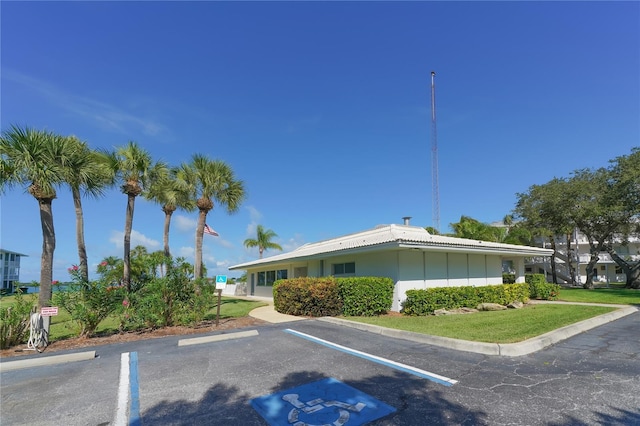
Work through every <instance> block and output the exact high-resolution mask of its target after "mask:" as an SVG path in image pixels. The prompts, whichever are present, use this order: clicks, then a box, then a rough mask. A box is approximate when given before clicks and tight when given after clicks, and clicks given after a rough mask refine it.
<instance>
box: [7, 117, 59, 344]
mask: <svg viewBox="0 0 640 426" xmlns="http://www.w3.org/2000/svg"><path fill="white" fill-rule="evenodd" d="M69 151H70V146H69V143H68V141H67V140H66V139H65V138H62V137H60V136H58V135H56V134H54V133H51V132H48V131H43V130H35V129H32V128H30V127H26V126H25V127H24V128H21V127H18V126H15V125H13V126H11V128H10V129H9V130H6V131H4V132H2V137H1V138H0V161H1V162H0V182H1V184H2V187H1V191H2V192H4V190H5V189H8V188H11V187H13V186H15V185H28V186H27V192H29V194H31V195H32V196H33V198H35V199H36V200H37V201H38V207H39V209H40V223H41V225H42V256H41V264H40V294H39V296H38V306H39V307H43V306H50V305H51V295H52V288H51V285H52V278H53V253H54V251H55V248H56V234H55V230H54V227H53V210H52V202H53V200H54V199H55V198H56V186H59V185H61V184H62V183H63V176H64V173H63V172H64V167H65V166H66V165H67V164H68V162H69ZM48 325H49V323H48V321H46V322H45V327H46V331H47V332H48V331H49V330H48V328H49V327H48Z"/></svg>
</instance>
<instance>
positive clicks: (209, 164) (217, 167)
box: [178, 154, 245, 278]
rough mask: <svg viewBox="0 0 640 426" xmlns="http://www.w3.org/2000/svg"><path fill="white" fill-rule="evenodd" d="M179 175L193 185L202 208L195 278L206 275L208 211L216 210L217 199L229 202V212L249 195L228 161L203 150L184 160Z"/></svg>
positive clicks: (198, 225)
mask: <svg viewBox="0 0 640 426" xmlns="http://www.w3.org/2000/svg"><path fill="white" fill-rule="evenodd" d="M178 175H179V178H180V179H182V180H183V181H184V182H185V184H187V185H189V187H190V188H191V193H192V196H193V198H195V199H196V206H197V207H198V211H199V212H198V224H197V225H196V250H195V261H194V271H193V272H194V276H195V278H202V277H203V276H204V274H203V267H202V236H203V234H204V225H205V223H206V220H207V214H208V213H209V212H210V211H211V210H213V207H214V200H215V201H216V202H217V203H218V204H221V205H223V206H225V207H226V209H227V212H228V213H235V212H236V211H238V208H239V207H240V203H241V202H242V201H243V200H244V197H245V192H244V183H243V182H242V181H240V180H237V179H236V177H235V175H234V173H233V170H232V169H231V167H229V165H227V164H226V163H225V162H224V161H221V160H210V159H209V158H207V157H206V156H204V155H201V154H195V155H194V156H193V158H192V160H191V163H190V164H183V165H182V166H181V167H180V171H179V173H178Z"/></svg>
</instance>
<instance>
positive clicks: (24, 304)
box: [0, 291, 36, 349]
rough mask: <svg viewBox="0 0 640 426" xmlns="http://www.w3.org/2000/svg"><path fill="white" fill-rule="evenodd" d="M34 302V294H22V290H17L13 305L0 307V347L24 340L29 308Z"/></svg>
mask: <svg viewBox="0 0 640 426" xmlns="http://www.w3.org/2000/svg"><path fill="white" fill-rule="evenodd" d="M35 302H36V296H35V295H33V294H31V295H28V296H23V295H22V292H21V291H18V292H16V301H15V303H14V304H13V306H8V307H4V306H3V307H0V349H6V348H10V347H11V346H14V345H17V344H20V343H24V342H25V341H26V338H27V333H28V331H29V319H30V317H31V309H32V307H33V306H34V305H35Z"/></svg>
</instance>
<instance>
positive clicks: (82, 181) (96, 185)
mask: <svg viewBox="0 0 640 426" xmlns="http://www.w3.org/2000/svg"><path fill="white" fill-rule="evenodd" d="M66 139H67V141H68V143H69V146H70V148H72V150H71V155H70V161H69V163H68V164H65V168H64V180H65V182H66V183H67V184H68V185H69V187H70V188H71V194H72V196H73V204H74V207H75V212H76V241H77V245H78V257H79V265H78V266H79V271H80V276H81V277H82V279H83V281H84V282H85V283H87V282H88V281H89V268H88V265H87V248H86V245H85V242H84V215H83V212H82V197H81V191H84V194H85V195H89V196H93V197H99V196H102V195H103V194H104V189H105V188H106V187H107V186H109V184H110V179H109V171H108V169H107V167H106V165H105V164H104V162H102V161H100V158H99V154H98V153H97V152H95V151H92V150H91V149H90V148H89V146H88V145H87V144H86V143H85V142H83V141H81V140H79V139H78V138H76V137H75V136H69V137H67V138H66Z"/></svg>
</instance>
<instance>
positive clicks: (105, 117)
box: [3, 68, 166, 136]
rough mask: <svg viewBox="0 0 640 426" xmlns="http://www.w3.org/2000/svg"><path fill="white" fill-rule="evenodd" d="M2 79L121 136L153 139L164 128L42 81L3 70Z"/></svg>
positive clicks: (156, 123)
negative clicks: (30, 90)
mask: <svg viewBox="0 0 640 426" xmlns="http://www.w3.org/2000/svg"><path fill="white" fill-rule="evenodd" d="M3 77H4V78H6V79H8V80H11V81H13V82H16V83H19V84H22V85H24V86H27V87H29V88H31V89H33V90H35V91H37V92H39V93H40V94H42V95H43V96H44V97H45V98H47V99H48V100H49V102H51V103H52V104H54V105H57V106H58V107H60V108H61V109H65V110H67V111H70V112H72V113H74V114H77V115H79V116H82V117H85V118H87V119H89V120H92V121H93V122H95V123H96V124H98V125H99V126H100V127H102V128H104V129H107V130H109V131H115V132H118V133H122V134H131V133H132V131H141V132H142V133H143V134H145V135H149V136H157V135H159V134H160V133H162V132H166V128H165V127H164V126H163V125H162V124H161V123H159V122H156V121H154V120H151V119H148V118H143V117H141V116H140V115H138V114H134V113H130V112H128V111H124V110H122V109H120V108H118V107H115V106H113V105H110V104H107V103H105V102H102V101H99V100H96V99H92V98H88V97H85V96H78V95H75V94H72V93H69V92H66V91H64V90H63V89H60V88H58V87H56V86H54V85H52V84H49V83H48V82H46V81H42V80H38V79H36V78H33V77H31V76H29V75H27V74H23V73H21V72H17V71H15V70H11V69H6V68H5V69H3Z"/></svg>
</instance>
